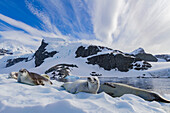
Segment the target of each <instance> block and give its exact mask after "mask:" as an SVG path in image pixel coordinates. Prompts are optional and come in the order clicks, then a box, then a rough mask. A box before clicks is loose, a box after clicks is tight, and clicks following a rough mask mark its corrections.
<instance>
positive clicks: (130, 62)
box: [87, 53, 151, 72]
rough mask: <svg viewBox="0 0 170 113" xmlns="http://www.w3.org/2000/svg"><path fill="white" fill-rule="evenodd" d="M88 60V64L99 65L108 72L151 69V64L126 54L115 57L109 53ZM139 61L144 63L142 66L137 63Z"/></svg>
mask: <svg viewBox="0 0 170 113" xmlns="http://www.w3.org/2000/svg"><path fill="white" fill-rule="evenodd" d="M87 60H88V62H87V63H88V64H93V65H96V64H97V65H99V66H100V67H102V68H104V69H105V70H108V71H109V70H111V69H118V70H119V71H122V72H127V71H129V70H130V69H133V68H134V69H136V70H146V69H148V68H150V67H151V65H150V64H149V63H147V62H145V63H144V62H143V61H142V60H141V59H138V58H135V57H132V56H128V55H124V54H116V55H114V54H113V53H108V54H102V55H97V56H94V57H90V58H88V59H87ZM137 61H140V62H142V65H140V64H139V63H137Z"/></svg>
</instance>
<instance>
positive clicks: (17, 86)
mask: <svg viewBox="0 0 170 113" xmlns="http://www.w3.org/2000/svg"><path fill="white" fill-rule="evenodd" d="M52 82H53V83H54V84H53V85H52V86H29V85H26V84H21V83H17V82H16V80H14V79H7V75H6V74H3V75H0V83H1V84H0V88H1V93H0V113H36V112H37V113H56V112H58V113H96V112H97V113H98V112H101V113H103V112H105V113H134V112H136V113H144V112H149V113H168V112H170V109H169V108H170V104H165V103H158V102H155V101H153V102H148V101H145V100H143V99H142V98H140V97H137V96H135V95H131V94H126V95H124V96H122V97H119V98H118V97H117V98H112V97H110V96H109V95H107V94H106V93H104V92H102V93H100V94H89V93H83V92H81V93H78V94H70V93H68V92H66V91H65V90H63V89H62V88H61V87H60V86H61V85H62V83H61V82H57V81H52ZM164 97H165V98H167V99H170V95H169V94H167V95H164Z"/></svg>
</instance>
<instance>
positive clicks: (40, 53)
mask: <svg viewBox="0 0 170 113" xmlns="http://www.w3.org/2000/svg"><path fill="white" fill-rule="evenodd" d="M47 45H48V43H45V42H44V40H42V43H41V46H40V47H39V48H38V50H37V51H36V52H35V54H34V56H35V67H38V66H40V65H41V64H42V63H43V62H44V59H46V58H49V57H53V56H54V55H55V54H56V53H58V52H57V51H52V52H48V51H46V49H45V47H46V46H47Z"/></svg>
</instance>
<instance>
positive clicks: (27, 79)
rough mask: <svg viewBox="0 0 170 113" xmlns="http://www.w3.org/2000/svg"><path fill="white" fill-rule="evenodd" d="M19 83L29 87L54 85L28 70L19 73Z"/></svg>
mask: <svg viewBox="0 0 170 113" xmlns="http://www.w3.org/2000/svg"><path fill="white" fill-rule="evenodd" d="M17 80H18V82H20V83H25V84H29V85H52V82H51V81H50V80H48V79H47V78H45V77H43V76H41V75H39V74H37V73H33V72H29V71H28V70H26V69H21V70H19V72H18V79H17Z"/></svg>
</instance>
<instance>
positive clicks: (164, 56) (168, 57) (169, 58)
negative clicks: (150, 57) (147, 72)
mask: <svg viewBox="0 0 170 113" xmlns="http://www.w3.org/2000/svg"><path fill="white" fill-rule="evenodd" d="M155 57H156V58H160V59H164V60H166V61H167V62H170V55H167V54H162V55H155Z"/></svg>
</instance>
